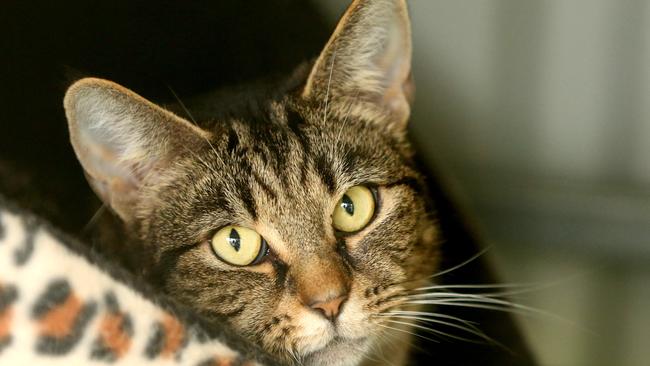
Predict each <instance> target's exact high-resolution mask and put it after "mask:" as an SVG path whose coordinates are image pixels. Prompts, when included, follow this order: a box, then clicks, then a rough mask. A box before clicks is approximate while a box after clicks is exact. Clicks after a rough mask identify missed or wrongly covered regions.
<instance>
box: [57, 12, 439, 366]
mask: <svg viewBox="0 0 650 366" xmlns="http://www.w3.org/2000/svg"><path fill="white" fill-rule="evenodd" d="M409 36H410V35H409V31H408V17H407V15H406V7H405V4H404V2H403V1H397V0H395V1H389V0H385V1H384V0H382V1H372V2H371V1H356V2H354V3H353V4H352V6H351V7H350V9H349V10H348V12H347V13H346V15H345V16H344V19H343V20H342V22H341V24H340V25H339V27H338V28H337V31H336V32H335V34H334V36H333V37H332V39H331V40H330V42H329V44H328V46H327V47H326V48H325V50H324V51H323V53H322V54H321V56H320V57H319V59H318V60H317V61H316V63H315V65H314V66H313V69H312V70H311V71H310V73H309V76H308V77H306V78H305V79H304V81H303V82H302V83H300V86H299V87H298V88H293V89H290V90H289V91H287V92H286V93H284V94H283V95H281V96H277V97H273V98H269V99H268V100H265V101H262V102H261V103H259V108H256V113H246V114H242V115H241V116H233V117H231V118H220V119H213V120H209V121H198V122H199V125H200V126H202V128H199V127H197V126H194V125H192V124H191V123H189V122H187V121H185V120H182V119H181V118H180V117H177V116H175V115H173V114H171V113H169V112H167V111H165V110H163V109H162V108H159V107H157V106H155V105H153V104H151V103H150V102H148V101H146V100H144V99H142V98H140V97H139V96H137V95H135V94H134V93H132V92H130V91H128V90H126V89H124V88H122V87H120V86H117V85H116V84H113V83H110V82H107V81H102V80H98V79H85V80H82V81H79V82H77V83H76V84H75V85H73V86H72V87H71V88H70V90H69V92H68V94H67V96H66V112H67V115H68V119H69V121H70V131H71V136H72V143H73V145H74V147H75V151H76V152H77V155H78V156H79V159H80V161H81V163H82V165H83V166H84V168H85V170H86V173H87V175H88V176H89V180H90V182H91V184H92V185H93V187H94V189H95V190H96V192H97V193H98V194H99V195H100V197H102V199H103V200H104V201H105V202H106V203H107V204H108V205H110V207H112V208H113V210H114V211H115V212H116V213H117V214H118V215H119V216H120V217H121V218H122V219H123V220H124V221H125V223H126V224H127V225H128V226H129V227H131V228H132V229H133V230H134V232H135V235H137V236H138V237H139V239H140V240H141V241H142V243H144V244H143V245H146V246H147V249H148V250H149V252H150V253H151V262H152V263H153V265H152V268H146V269H145V270H146V272H147V273H149V274H150V276H152V277H155V278H152V280H155V281H156V282H159V283H161V284H162V286H163V288H164V290H165V291H166V292H167V293H168V294H170V295H171V296H173V297H175V298H177V299H179V300H180V301H182V302H184V303H186V304H188V305H190V306H191V307H193V308H195V309H197V310H198V311H199V312H201V313H203V314H206V315H208V316H213V317H219V318H223V319H226V320H227V321H228V322H229V323H231V324H232V325H233V326H234V327H235V328H236V329H238V330H239V331H240V332H241V333H242V334H243V335H245V336H246V337H248V338H250V339H253V340H254V341H256V342H259V343H260V344H261V345H262V346H263V347H264V348H265V349H266V350H268V351H270V352H272V353H274V354H276V355H278V356H280V357H282V358H284V359H287V360H291V359H297V360H300V361H301V362H303V363H304V364H314V365H322V364H331V365H344V364H356V363H358V362H359V360H360V359H361V358H362V357H363V354H364V353H365V352H366V351H367V350H368V348H369V347H370V346H372V345H373V344H376V342H377V341H378V339H379V338H380V337H381V333H382V331H384V330H385V328H383V327H382V326H381V324H380V323H381V314H382V312H385V311H386V310H388V309H389V308H391V307H394V306H396V305H398V304H399V301H400V295H402V294H403V293H404V291H405V290H407V289H408V288H411V287H413V286H415V285H417V283H418V281H420V280H424V278H425V277H426V276H427V274H429V273H430V272H431V271H433V270H434V264H435V262H436V252H435V245H434V243H435V239H436V235H435V234H436V233H435V229H434V225H433V223H432V222H431V219H430V218H429V217H428V213H427V212H426V211H425V207H424V206H425V203H424V202H425V200H426V198H425V197H424V196H423V191H422V188H421V187H422V186H423V182H422V178H421V176H420V175H419V173H418V172H417V171H416V170H415V168H414V166H413V162H412V159H411V155H412V152H411V150H410V146H409V144H408V142H407V141H406V140H405V127H406V120H407V118H408V114H409V105H408V100H409V99H410V94H411V87H412V86H411V81H410V38H409Z"/></svg>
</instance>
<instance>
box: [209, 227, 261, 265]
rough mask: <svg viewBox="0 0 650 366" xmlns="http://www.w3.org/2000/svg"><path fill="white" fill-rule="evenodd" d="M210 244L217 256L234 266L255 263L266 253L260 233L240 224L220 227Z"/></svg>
mask: <svg viewBox="0 0 650 366" xmlns="http://www.w3.org/2000/svg"><path fill="white" fill-rule="evenodd" d="M210 245H211V246H212V250H214V253H215V254H216V255H217V256H218V257H219V258H221V259H222V260H223V261H224V262H227V263H230V264H232V265H235V266H248V265H251V264H256V263H257V262H259V261H260V260H261V259H262V258H263V257H264V255H265V254H266V242H265V241H264V239H262V237H261V236H260V234H258V233H257V232H255V231H254V230H251V229H248V228H245V227H242V226H226V227H224V228H222V229H220V230H219V231H217V232H216V234H214V236H213V237H212V242H211V243H210Z"/></svg>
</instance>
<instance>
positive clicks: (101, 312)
mask: <svg viewBox="0 0 650 366" xmlns="http://www.w3.org/2000/svg"><path fill="white" fill-rule="evenodd" d="M120 275H121V276H122V277H123V276H124V275H123V274H120ZM119 277H120V276H117V275H116V274H115V273H111V270H110V268H109V266H107V265H105V264H102V263H101V261H99V260H98V259H97V258H93V256H92V255H90V254H89V253H85V254H84V253H83V248H82V247H81V246H78V245H77V244H76V243H74V242H73V240H70V239H69V238H65V237H64V236H62V235H60V234H58V233H56V232H55V230H52V229H50V228H49V227H47V225H46V224H43V223H42V222H41V221H39V220H38V219H36V218H34V217H32V216H30V215H26V214H24V213H22V212H20V211H19V210H15V209H11V208H9V207H8V205H7V204H5V203H4V202H3V200H2V197H0V365H44V364H47V365H66V366H70V365H106V364H114V365H154V364H155V365H196V366H209V365H215V366H216V365H251V366H252V365H262V364H271V363H272V362H271V361H269V360H268V359H266V358H265V357H264V356H262V355H261V352H260V351H257V350H256V348H255V347H254V346H252V345H249V344H246V343H245V342H244V341H242V340H240V339H238V338H236V336H230V335H227V332H225V331H224V330H223V329H218V328H215V327H214V326H213V325H212V324H207V323H205V322H202V321H201V320H200V319H198V318H192V315H191V314H184V313H183V310H182V309H180V310H179V309H177V308H174V306H172V304H171V303H165V301H164V299H155V300H154V299H153V297H152V296H147V295H145V294H144V292H145V291H139V290H137V289H135V287H134V286H131V285H128V278H122V279H120V280H118V279H117V278H119Z"/></svg>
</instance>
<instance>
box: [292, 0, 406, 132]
mask: <svg viewBox="0 0 650 366" xmlns="http://www.w3.org/2000/svg"><path fill="white" fill-rule="evenodd" d="M414 89H415V88H414V85H413V81H412V77H411V25H410V20H409V15H408V9H407V4H406V0H355V1H354V2H353V3H352V4H351V5H350V7H349V8H348V10H347V11H346V12H345V14H344V15H343V17H342V18H341V20H340V21H339V24H338V26H337V27H336V30H335V31H334V34H333V35H332V36H331V38H330V40H329V42H328V43H327V45H326V46H325V49H324V50H323V52H322V53H321V54H320V56H319V57H318V59H317V60H316V63H315V64H314V67H313V69H312V70H311V73H310V75H309V78H308V80H307V84H306V85H305V89H304V90H303V97H304V98H307V99H315V100H321V101H324V100H325V99H327V100H328V103H332V104H331V107H332V108H336V107H337V103H338V104H339V106H340V107H341V108H344V109H346V110H352V111H353V112H352V113H354V110H356V111H357V113H364V112H363V110H364V109H365V110H366V111H367V114H369V115H371V116H376V115H382V116H385V118H381V120H383V121H387V123H388V124H389V126H387V127H388V128H389V129H391V130H395V129H397V130H399V131H403V130H404V129H405V128H406V124H407V121H408V118H409V115H410V112H411V106H410V104H411V102H412V99H413V94H414ZM346 104H347V107H344V105H346ZM351 105H354V106H356V108H353V107H351Z"/></svg>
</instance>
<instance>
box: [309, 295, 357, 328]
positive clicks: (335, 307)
mask: <svg viewBox="0 0 650 366" xmlns="http://www.w3.org/2000/svg"><path fill="white" fill-rule="evenodd" d="M347 299H348V295H347V294H345V295H342V296H338V297H335V298H332V299H330V300H327V301H317V302H314V303H311V304H309V307H311V308H312V309H314V310H318V311H320V312H321V314H323V316H324V317H326V318H327V319H329V320H330V321H331V322H334V321H335V320H336V317H337V316H338V315H339V313H340V311H341V305H343V303H344V302H345V300H347Z"/></svg>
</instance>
